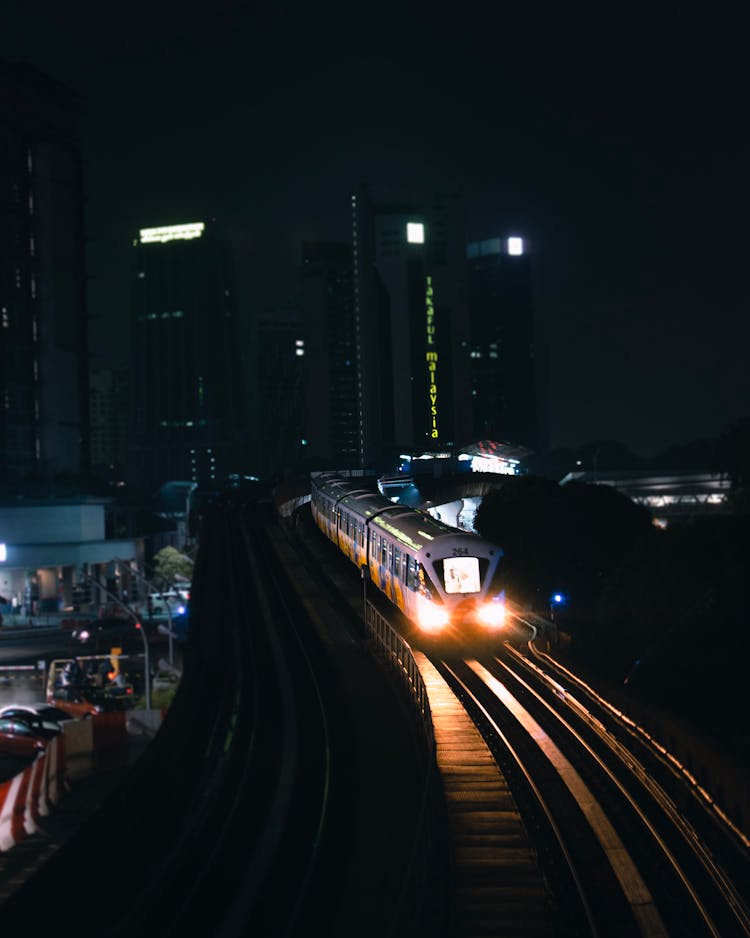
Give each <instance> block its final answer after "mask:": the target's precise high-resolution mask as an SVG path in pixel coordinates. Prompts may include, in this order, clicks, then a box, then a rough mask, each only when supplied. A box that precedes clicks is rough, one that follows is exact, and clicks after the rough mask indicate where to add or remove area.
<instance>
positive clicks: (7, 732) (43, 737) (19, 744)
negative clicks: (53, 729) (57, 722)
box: [0, 717, 56, 759]
mask: <svg viewBox="0 0 750 938" xmlns="http://www.w3.org/2000/svg"><path fill="white" fill-rule="evenodd" d="M54 735H56V734H55V733H51V734H50V733H44V732H39V731H37V730H36V729H35V728H34V727H33V726H31V724H30V723H27V722H26V721H25V720H19V719H16V718H14V717H0V755H3V756H25V757H28V758H30V759H33V758H35V757H36V756H37V755H38V754H39V753H40V752H43V751H44V750H45V749H46V748H47V743H48V742H49V740H50V739H51V738H52V736H54Z"/></svg>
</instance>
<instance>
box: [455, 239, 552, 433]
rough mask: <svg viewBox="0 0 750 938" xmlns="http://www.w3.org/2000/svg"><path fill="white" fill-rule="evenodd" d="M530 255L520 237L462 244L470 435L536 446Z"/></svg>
mask: <svg viewBox="0 0 750 938" xmlns="http://www.w3.org/2000/svg"><path fill="white" fill-rule="evenodd" d="M531 257H532V255H531V254H530V252H529V251H528V245H527V244H526V242H525V241H524V239H523V238H520V237H516V236H514V237H509V238H499V237H498V238H490V239H487V240H484V241H475V242H471V243H469V244H468V245H467V250H466V258H467V277H468V296H469V313H470V321H471V340H470V346H469V363H470V373H471V403H472V435H473V437H474V439H477V440H496V441H503V442H507V443H513V444H522V445H523V446H525V447H528V448H529V449H532V450H537V449H538V448H539V447H540V446H541V445H542V441H541V439H540V415H539V395H538V394H537V363H536V355H535V337H534V314H533V313H534V310H533V297H532V277H531Z"/></svg>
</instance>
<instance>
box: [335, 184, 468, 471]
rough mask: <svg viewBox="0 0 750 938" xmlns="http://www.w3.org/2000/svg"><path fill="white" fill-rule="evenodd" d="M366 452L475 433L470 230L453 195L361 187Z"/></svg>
mask: <svg viewBox="0 0 750 938" xmlns="http://www.w3.org/2000/svg"><path fill="white" fill-rule="evenodd" d="M352 224H353V252H354V277H355V311H356V340H357V349H358V368H359V376H360V385H359V390H358V398H357V406H358V418H359V460H360V463H361V465H366V466H372V467H374V468H380V467H382V468H386V469H387V468H388V467H390V466H392V465H393V460H394V457H396V456H397V455H398V453H399V452H412V451H414V450H415V449H425V450H431V451H440V450H445V449H450V448H451V447H453V446H455V445H456V444H457V443H459V442H463V441H465V440H468V439H469V436H470V432H471V411H470V394H469V390H468V356H467V354H466V349H467V348H468V343H469V322H468V311H467V301H466V271H465V264H466V260H465V238H464V229H463V223H462V218H461V217H460V206H459V205H458V203H457V201H456V200H455V199H454V198H453V197H447V196H445V197H443V196H436V195H425V194H423V193H412V192H402V193H395V194H388V193H374V192H370V191H368V190H367V189H366V188H365V187H364V186H363V187H361V188H360V191H359V192H358V193H357V194H356V195H355V196H352Z"/></svg>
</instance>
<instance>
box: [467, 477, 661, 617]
mask: <svg viewBox="0 0 750 938" xmlns="http://www.w3.org/2000/svg"><path fill="white" fill-rule="evenodd" d="M475 524H476V528H477V530H478V531H479V533H480V534H481V535H482V536H483V537H486V538H487V539H488V540H490V541H492V542H493V543H495V544H497V545H498V546H499V547H501V548H502V549H503V551H504V558H503V561H502V570H503V576H504V578H505V581H506V582H505V584H504V585H505V588H506V591H507V593H508V596H509V597H510V598H511V599H512V600H513V601H515V602H517V603H519V604H521V605H524V606H527V607H531V608H536V609H537V610H538V611H542V612H543V611H546V609H547V608H548V605H549V600H550V596H551V595H552V593H554V592H561V593H564V594H566V596H567V597H568V598H569V601H568V604H567V610H568V617H574V618H575V619H576V620H577V621H578V622H579V623H580V622H581V621H582V620H584V619H588V618H590V616H591V613H592V610H593V608H594V606H595V604H596V601H597V599H598V597H599V595H600V594H601V592H602V589H603V587H604V584H605V582H606V580H607V578H608V577H609V576H610V575H611V574H612V572H613V571H614V570H615V569H616V567H617V566H618V564H619V563H620V561H621V560H622V558H623V556H624V554H625V552H626V551H627V550H628V549H629V548H630V547H631V545H632V544H633V543H634V542H635V541H637V540H638V539H639V538H640V537H641V536H642V535H644V534H646V533H648V532H649V531H650V530H651V515H650V514H649V512H648V511H647V510H646V509H645V508H642V507H641V506H639V505H636V504H635V503H634V502H632V501H631V500H630V499H629V498H628V497H627V496H625V495H623V494H622V493H620V492H618V491H617V490H616V489H614V488H612V487H611V486H606V485H590V484H588V483H584V482H569V483H567V484H566V485H559V484H557V483H555V482H552V481H551V480H549V479H544V478H541V477H538V476H531V475H528V476H519V477H516V478H511V479H509V480H508V482H507V483H506V484H504V485H503V486H502V487H501V488H500V489H497V490H495V491H493V492H490V493H488V494H487V495H486V496H485V497H484V498H483V500H482V502H481V504H480V506H479V509H478V510H477V516H476V521H475Z"/></svg>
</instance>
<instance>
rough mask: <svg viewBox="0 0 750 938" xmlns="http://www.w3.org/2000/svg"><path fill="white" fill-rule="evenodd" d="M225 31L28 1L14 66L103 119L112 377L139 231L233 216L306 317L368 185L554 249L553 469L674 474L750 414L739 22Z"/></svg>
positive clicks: (184, 16) (644, 17)
mask: <svg viewBox="0 0 750 938" xmlns="http://www.w3.org/2000/svg"><path fill="white" fill-rule="evenodd" d="M203 9H204V11H205V12H204V13H203V14H201V15H198V14H197V13H196V12H195V9H194V8H192V7H188V6H186V5H185V4H177V3H171V2H169V3H164V2H153V3H150V4H145V3H137V2H136V3H130V4H127V5H117V6H111V5H102V4H99V5H97V6H89V5H86V6H84V5H82V4H52V3H45V2H42V3H36V4H29V3H26V2H12V3H11V2H6V3H5V4H4V10H3V13H2V18H1V22H0V57H3V58H6V59H10V60H15V61H26V62H29V63H30V64H32V65H35V66H37V67H39V68H41V69H42V70H44V71H46V72H47V73H48V74H49V75H50V76H52V77H54V78H56V79H58V80H59V81H61V82H63V83H65V84H67V85H68V86H70V87H71V88H73V89H74V90H76V91H77V92H78V94H79V95H80V98H81V102H82V105H83V108H84V117H83V123H82V132H83V147H84V159H85V186H86V192H87V197H88V200H89V202H88V206H87V225H88V234H89V237H90V238H91V239H92V240H91V242H90V253H89V256H88V263H89V274H90V275H91V276H92V278H93V279H92V280H91V287H90V292H89V302H90V311H91V313H92V314H93V315H94V317H95V319H94V328H95V330H96V339H95V345H96V348H97V350H98V351H99V352H100V355H101V359H100V360H101V363H102V364H106V359H107V357H108V354H109V353H108V349H111V348H116V347H120V346H121V344H122V342H121V336H122V335H123V322H124V319H125V316H126V314H127V305H126V298H127V291H128V290H129V288H130V272H131V268H130V262H131V254H130V252H129V246H130V244H131V241H132V237H133V235H134V233H135V232H136V231H137V229H138V228H140V227H144V226H148V225H159V224H169V223H174V222H183V221H195V220H200V219H204V218H206V217H216V218H218V219H219V220H220V221H221V222H222V223H223V224H224V225H225V227H226V229H227V231H228V232H229V234H230V237H231V240H232V243H233V244H234V247H235V250H236V256H237V261H238V266H239V268H240V271H241V275H242V276H241V281H240V286H241V289H242V293H241V301H242V307H243V311H244V312H245V313H246V314H247V313H250V312H258V311H266V310H283V309H285V308H288V306H289V303H290V299H289V298H290V297H291V292H292V291H291V289H290V278H289V274H288V271H289V269H290V268H291V266H292V265H294V263H295V262H296V260H297V258H298V255H299V246H300V242H301V241H302V240H303V239H311V238H322V239H347V238H348V237H349V206H350V196H351V194H352V193H353V191H354V188H355V186H356V185H357V184H358V183H359V182H362V181H363V182H369V183H370V184H372V185H378V184H381V183H387V184H389V185H390V184H400V183H403V184H411V183H429V184H434V185H436V186H439V187H441V188H442V189H444V190H446V191H451V192H455V193H458V194H460V195H462V196H463V197H464V198H465V201H466V211H467V235H468V237H469V238H470V239H475V238H484V237H492V236H495V235H505V234H511V233H513V234H522V235H525V236H526V237H527V238H528V239H529V240H530V242H531V244H532V245H533V248H534V249H535V295H536V307H537V314H538V323H537V330H538V335H539V338H540V345H542V346H543V347H544V349H545V351H546V356H547V359H548V390H547V393H548V396H549V421H550V437H551V443H552V445H553V446H576V445H579V444H583V443H586V442H588V441H592V440H595V439H601V438H606V439H617V440H620V441H622V442H623V443H624V444H625V445H627V446H628V447H629V448H631V449H632V450H633V451H634V452H635V453H636V454H637V455H641V456H650V455H652V454H653V453H655V452H657V451H659V450H662V449H664V448H666V447H667V446H669V445H672V444H678V443H684V442H688V441H691V440H695V439H703V438H714V437H716V436H718V435H720V434H721V433H723V432H724V431H725V430H726V429H727V428H728V427H729V426H730V425H731V424H732V423H733V422H734V421H735V420H737V419H738V418H740V417H742V416H745V415H748V414H750V380H748V369H747V365H746V361H747V357H748V340H749V339H750V335H749V334H748V333H749V329H748V315H747V312H748V310H747V307H748V303H747V296H748V274H747V265H746V261H745V255H746V252H747V247H748V245H747V242H748V236H747V219H748V217H750V212H749V211H748V208H749V207H750V206H749V204H748V203H749V201H750V200H749V199H748V167H749V166H750V159H749V158H748V157H749V155H750V154H749V153H748V150H749V146H748V142H749V138H748V131H747V100H748V92H749V91H750V89H749V88H748V65H747V55H746V51H745V48H744V44H745V38H744V37H745V31H744V29H743V28H742V26H741V24H740V22H739V20H733V19H732V17H728V16H725V15H724V14H722V13H721V8H720V7H711V8H710V9H711V11H712V12H711V13H710V14H706V15H705V16H703V17H698V16H696V15H695V14H692V13H691V14H686V13H685V12H684V7H683V8H680V7H677V6H675V7H674V8H673V10H674V12H673V13H672V14H667V13H665V12H658V11H657V12H654V9H655V7H652V8H650V9H649V8H647V7H645V6H644V8H643V11H642V12H640V11H639V10H638V8H636V7H633V6H627V7H622V6H621V7H618V8H617V10H622V11H623V12H622V13H619V14H618V13H615V12H613V10H614V9H615V8H613V7H611V6H610V5H599V6H597V7H593V6H592V7H590V8H589V12H588V13H587V14H586V15H585V16H584V15H580V14H579V15H577V16H576V15H574V14H573V13H572V12H571V7H570V6H569V5H563V4H557V5H555V7H553V8H551V9H553V10H554V11H555V12H554V14H552V13H550V10H548V9H547V8H545V7H544V6H542V5H529V4H526V5H523V9H520V8H519V9H516V8H514V7H513V6H512V5H511V4H506V3H500V2H495V3H474V4H471V3H462V4H449V5H440V4H438V3H428V2H422V0H419V2H418V0H411V2H409V0H404V2H403V3H400V4H389V3H382V4H367V5H365V4H356V3H354V4H347V5H344V4H341V5H336V4H326V3H321V4H319V5H308V4H305V5H302V4H284V5H282V4H276V5H274V8H273V9H271V10H269V9H263V11H262V12H258V10H257V8H256V6H255V5H254V4H240V3H235V4H232V3H227V2H214V3H212V4H206V5H205V6H204V8H203ZM706 9H708V8H706ZM713 11H716V12H713ZM618 17H619V18H618ZM114 360H116V357H115V359H114Z"/></svg>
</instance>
